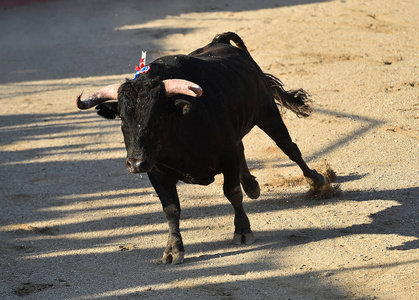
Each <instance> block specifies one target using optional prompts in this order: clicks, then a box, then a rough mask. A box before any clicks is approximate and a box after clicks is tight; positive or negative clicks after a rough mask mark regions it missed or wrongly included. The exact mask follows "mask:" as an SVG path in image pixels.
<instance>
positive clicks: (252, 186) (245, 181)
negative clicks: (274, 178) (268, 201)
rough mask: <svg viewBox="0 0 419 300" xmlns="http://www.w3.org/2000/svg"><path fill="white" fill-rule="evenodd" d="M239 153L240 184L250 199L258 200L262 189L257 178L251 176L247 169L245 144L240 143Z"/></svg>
mask: <svg viewBox="0 0 419 300" xmlns="http://www.w3.org/2000/svg"><path fill="white" fill-rule="evenodd" d="M238 153H239V159H240V183H241V184H242V187H243V190H244V192H245V193H246V195H247V196H248V197H249V198H251V199H257V198H259V196H260V187H259V183H258V182H257V181H256V179H255V176H253V175H252V174H250V171H249V168H248V167H247V163H246V157H245V156H244V146H243V142H240V144H239V146H238Z"/></svg>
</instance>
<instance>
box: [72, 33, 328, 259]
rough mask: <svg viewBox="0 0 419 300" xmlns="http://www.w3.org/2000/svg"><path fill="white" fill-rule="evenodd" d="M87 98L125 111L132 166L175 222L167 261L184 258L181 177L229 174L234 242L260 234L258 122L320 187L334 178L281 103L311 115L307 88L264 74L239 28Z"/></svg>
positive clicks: (86, 103)
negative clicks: (314, 166)
mask: <svg viewBox="0 0 419 300" xmlns="http://www.w3.org/2000/svg"><path fill="white" fill-rule="evenodd" d="M230 41H233V42H234V43H235V44H236V46H237V47H235V46H232V45H231V44H230ZM80 98H81V95H80V96H78V97H77V106H78V107H79V108H80V109H88V108H91V107H93V106H96V109H98V114H99V115H102V116H104V117H106V118H110V119H113V118H115V117H116V116H119V117H120V118H121V121H122V131H123V135H124V140H125V146H126V150H127V160H126V165H127V168H128V170H129V171H130V172H131V173H141V172H147V174H148V177H149V179H150V182H151V184H152V185H153V187H154V189H155V190H156V193H157V195H158V196H159V198H160V201H161V203H162V206H163V210H164V213H165V215H166V217H167V220H168V223H169V239H168V242H167V247H166V249H165V251H164V254H163V258H162V259H161V261H162V262H164V263H170V262H171V263H173V264H178V263H182V262H183V259H184V247H183V242H182V238H181V234H180V229H179V219H180V212H181V209H180V203H179V197H178V194H177V190H176V184H177V182H178V181H179V180H181V181H184V182H186V183H194V184H202V185H208V184H210V183H212V182H213V181H214V176H215V175H217V174H220V173H222V174H223V175H224V184H223V190H224V195H225V196H226V197H227V199H228V200H229V201H230V202H231V204H232V205H233V207H234V212H235V217H234V226H235V230H234V238H233V242H234V243H236V244H240V243H245V244H250V243H252V242H253V241H254V236H253V233H252V231H251V229H250V223H249V219H248V218H247V215H246V213H245V211H244V209H243V205H242V200H243V194H242V190H241V187H240V184H241V185H242V186H243V189H244V191H245V192H246V194H247V195H248V196H249V197H250V198H253V199H256V198H258V197H259V194H260V189H259V184H258V182H257V181H256V180H255V177H253V176H252V175H251V174H250V172H249V169H248V168H247V165H246V160H245V156H244V147H243V143H242V138H243V137H244V136H245V135H246V134H247V133H248V132H249V131H250V130H251V129H252V128H253V127H254V126H255V125H256V126H258V127H259V128H261V129H262V130H263V131H264V132H265V133H266V134H268V135H269V137H271V138H272V139H273V140H274V141H275V142H276V144H277V145H278V147H279V148H280V149H281V150H282V151H283V152H284V153H285V154H286V155H288V157H289V158H290V159H291V160H293V161H294V162H295V163H297V164H298V166H299V167H300V168H301V170H302V172H303V174H304V176H305V177H306V179H307V182H308V183H309V185H310V187H311V189H313V190H319V189H320V188H321V187H322V186H324V185H325V179H324V177H323V176H322V175H320V174H319V173H317V172H316V171H315V170H311V169H310V168H309V167H308V166H307V164H306V163H305V162H304V160H303V158H302V155H301V153H300V151H299V149H298V147H297V145H296V144H294V143H293V142H292V140H291V138H290V136H289V134H288V130H287V128H286V127H285V124H284V123H283V121H282V119H281V115H280V113H279V110H278V107H277V104H276V101H277V102H279V104H280V105H282V106H284V107H286V108H289V109H291V110H292V111H294V112H295V113H297V114H298V115H300V116H307V115H308V114H309V112H310V108H309V106H308V105H307V104H306V103H305V102H306V100H307V94H306V93H305V92H304V91H303V90H297V91H285V90H284V89H283V87H282V84H281V82H280V81H279V80H278V79H277V78H275V77H274V76H272V75H268V74H264V73H263V72H262V71H261V69H260V68H259V66H258V65H257V64H256V63H255V61H254V60H253V59H252V57H251V56H250V54H249V53H248V51H247V49H246V46H245V45H244V43H243V41H242V40H241V38H240V37H239V36H237V35H236V34H235V33H231V32H228V33H224V34H221V35H217V36H216V37H215V38H214V40H213V41H212V42H211V43H210V44H208V45H207V46H205V47H203V48H200V49H198V50H196V51H194V52H192V53H190V54H189V55H172V56H166V57H162V58H159V59H157V60H155V61H154V62H152V63H151V64H150V70H149V71H148V72H147V73H144V74H140V75H139V76H138V77H137V78H136V79H135V80H127V81H126V82H125V83H123V84H114V85H111V86H107V87H104V88H102V89H101V90H99V91H98V92H96V93H95V94H93V95H91V96H90V97H88V98H87V99H85V100H81V99H80ZM112 100H116V101H112Z"/></svg>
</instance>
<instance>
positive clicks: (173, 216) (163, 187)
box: [148, 172, 185, 265]
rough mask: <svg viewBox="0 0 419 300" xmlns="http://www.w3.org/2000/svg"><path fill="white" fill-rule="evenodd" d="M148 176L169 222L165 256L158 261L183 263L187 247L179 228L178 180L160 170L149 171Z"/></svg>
mask: <svg viewBox="0 0 419 300" xmlns="http://www.w3.org/2000/svg"><path fill="white" fill-rule="evenodd" d="M148 177H149V179H150V182H151V184H152V185H153V187H154V189H155V190H156V193H157V195H158V196H159V198H160V202H161V204H162V206H163V211H164V213H165V215H166V219H167V222H168V224H169V238H168V240H167V246H166V249H165V250H164V253H163V257H162V258H161V259H160V260H158V263H164V264H167V263H171V264H174V265H175V264H181V263H182V262H183V259H184V253H185V249H184V247H183V242H182V236H181V235H180V228H179V220H180V203H179V197H178V194H177V190H176V183H177V180H176V179H173V178H171V177H169V176H167V175H164V174H161V173H158V172H150V173H148Z"/></svg>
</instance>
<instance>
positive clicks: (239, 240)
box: [233, 232, 255, 245]
mask: <svg viewBox="0 0 419 300" xmlns="http://www.w3.org/2000/svg"><path fill="white" fill-rule="evenodd" d="M254 242H255V236H254V235H253V232H250V233H245V234H240V233H234V236H233V244H234V245H241V244H245V245H251V244H253V243H254Z"/></svg>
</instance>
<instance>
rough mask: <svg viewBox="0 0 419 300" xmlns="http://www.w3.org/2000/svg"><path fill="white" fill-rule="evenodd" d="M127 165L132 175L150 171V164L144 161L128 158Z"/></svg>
mask: <svg viewBox="0 0 419 300" xmlns="http://www.w3.org/2000/svg"><path fill="white" fill-rule="evenodd" d="M125 163H126V165H127V169H128V171H129V172H130V173H144V172H147V171H148V170H149V169H150V165H149V163H148V162H147V161H146V160H143V159H135V158H127V160H126V161H125Z"/></svg>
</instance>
